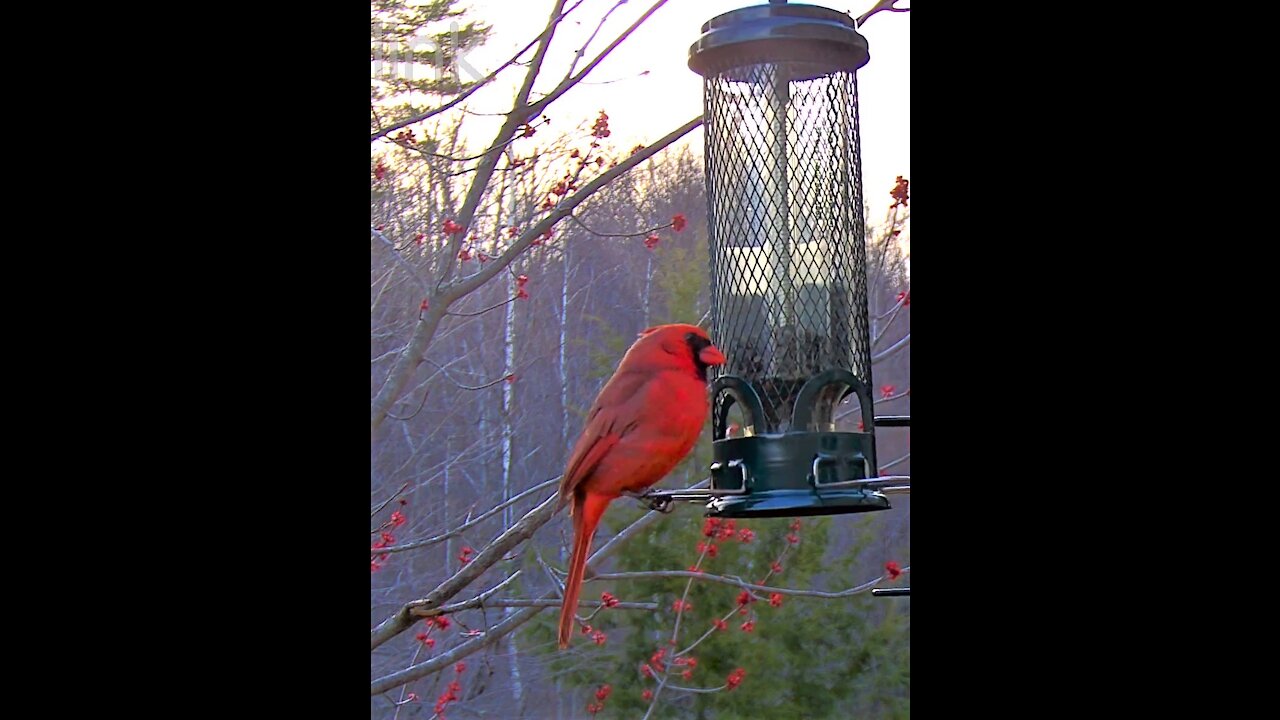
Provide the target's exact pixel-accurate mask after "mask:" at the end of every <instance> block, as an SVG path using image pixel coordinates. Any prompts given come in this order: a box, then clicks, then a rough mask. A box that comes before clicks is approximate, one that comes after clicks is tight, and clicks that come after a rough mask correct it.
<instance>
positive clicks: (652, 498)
mask: <svg viewBox="0 0 1280 720" xmlns="http://www.w3.org/2000/svg"><path fill="white" fill-rule="evenodd" d="M622 494H623V495H626V496H627V497H632V498H635V499H636V500H639V501H640V502H641V503H643V504H644V505H645V506H647V507H648V508H649V509H650V510H654V511H656V512H660V513H670V512H671V511H672V510H673V509H674V508H672V507H671V498H669V497H662V496H659V495H658V491H656V490H654V489H652V488H650V489H648V490H645V491H644V492H642V493H638V492H631V491H628V490H624V491H623V492H622Z"/></svg>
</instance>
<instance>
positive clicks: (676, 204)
mask: <svg viewBox="0 0 1280 720" xmlns="http://www.w3.org/2000/svg"><path fill="white" fill-rule="evenodd" d="M659 4H660V3H659ZM551 5H554V6H555V7H557V8H559V9H560V12H561V13H563V12H565V10H572V9H573V6H574V4H573V3H567V4H566V3H552V4H551ZM566 6H567V7H566ZM602 7H604V8H605V9H607V8H608V7H609V4H605V5H604V6H602ZM549 9H550V8H549ZM580 12H581V11H580ZM600 15H601V13H600V11H598V10H597V11H596V14H595V15H594V16H589V15H584V16H583V22H586V21H587V20H590V21H591V22H592V23H593V24H594V23H595V22H598V21H599V20H600ZM554 17H555V15H554V14H553V18H554ZM884 20H885V21H890V20H891V18H890V17H885V18H884ZM450 22H452V23H455V24H456V28H457V30H456V31H450V30H448V29H446V27H447V25H448V24H449V23H450ZM550 24H554V22H551V23H549V25H550ZM424 28H425V29H430V30H432V32H433V35H432V36H433V37H437V38H438V39H439V43H438V45H437V48H438V49H437V50H436V53H437V54H436V55H434V56H432V57H426V56H425V55H424V56H423V57H419V58H416V60H415V61H416V62H419V63H425V64H430V63H434V62H438V60H439V58H440V57H444V58H446V59H447V58H448V57H449V53H450V52H453V53H458V52H461V51H463V50H465V49H466V48H467V47H472V46H476V45H479V44H482V43H484V42H485V41H486V39H487V36H488V29H487V28H486V26H485V25H484V24H483V23H479V22H475V21H472V20H471V19H469V18H468V17H467V16H466V15H465V13H464V9H463V8H460V7H458V6H456V5H455V4H454V3H451V2H432V3H425V4H411V3H405V2H401V1H398V0H396V1H388V2H373V3H371V30H372V33H371V40H372V43H371V44H372V47H373V51H372V56H371V59H372V60H375V61H377V60H378V59H379V53H380V52H381V51H383V50H385V48H386V47H388V46H395V45H396V44H397V43H403V42H404V39H405V38H406V37H409V36H410V35H412V34H413V33H415V32H421V31H422V29H424ZM539 31H540V29H536V28H531V30H530V33H529V39H530V40H531V41H532V40H537V39H538V37H539V36H538V35H537V34H536V33H537V32H539ZM542 37H543V38H549V39H547V42H550V41H551V39H550V38H551V33H544V34H543V36H542ZM607 39H611V38H602V39H601V41H600V42H599V43H597V44H598V45H599V46H600V47H599V48H597V47H596V46H595V45H593V46H592V49H593V50H595V51H596V52H598V51H599V50H600V49H601V48H603V47H604V46H605V43H604V42H603V41H604V40H607ZM538 51H539V46H538V45H537V44H536V43H535V44H533V45H531V47H530V49H529V50H528V52H525V53H524V54H523V55H522V56H521V59H520V61H518V62H516V63H513V64H512V65H511V66H510V67H509V68H508V71H509V72H511V73H514V74H516V75H517V76H519V75H520V74H521V73H525V74H526V76H527V75H528V74H530V73H532V72H533V71H536V70H538V68H537V65H538V62H539V56H538ZM593 55H594V52H588V53H586V54H585V55H584V57H583V59H582V60H581V62H580V63H579V64H578V66H577V67H575V68H571V72H570V73H569V74H568V75H566V76H565V78H564V79H563V80H562V79H561V78H560V77H559V73H556V76H555V77H554V78H551V79H550V80H548V81H539V84H538V85H537V86H536V87H538V88H540V89H542V92H537V93H534V92H527V93H525V95H524V97H523V98H521V97H520V96H519V92H522V91H523V90H524V88H523V85H524V84H523V83H522V88H521V90H520V91H517V97H516V102H515V103H513V105H512V108H513V110H512V113H510V114H508V117H506V118H503V119H502V126H503V127H502V129H500V130H498V131H497V135H496V141H495V142H493V143H492V144H488V145H485V144H480V145H478V146H477V144H476V143H474V142H472V141H471V140H469V135H468V133H467V132H465V128H466V126H467V124H468V123H472V122H474V118H473V117H472V116H470V115H469V113H468V112H467V111H466V107H467V106H466V103H465V102H460V103H458V104H457V105H456V106H454V107H452V108H449V110H448V111H442V112H437V113H435V114H432V115H430V116H429V117H425V118H422V119H419V120H416V121H414V122H406V121H409V120H414V119H415V118H419V117H420V116H422V115H423V114H424V110H425V109H430V108H439V107H441V106H443V105H445V104H446V103H448V102H449V101H450V100H452V99H456V98H458V97H460V96H462V95H463V94H465V93H466V92H467V91H468V90H469V89H471V88H473V87H474V86H475V85H476V84H477V83H476V82H475V81H474V80H468V79H466V78H464V77H459V76H450V75H449V74H448V73H443V74H440V73H437V74H422V76H421V77H418V78H417V79H408V78H405V77H404V74H403V73H402V72H399V71H397V69H396V68H395V67H394V66H388V65H387V64H386V63H381V64H379V63H378V62H375V63H374V66H375V71H374V73H373V77H372V82H371V133H372V134H373V138H372V139H373V142H372V143H371V145H372V151H371V156H370V226H371V231H370V238H371V239H370V397H371V401H372V404H373V420H372V423H371V437H370V500H371V502H370V506H371V532H372V540H371V575H370V619H371V626H372V627H375V628H387V627H389V619H390V618H393V617H396V616H398V617H399V618H400V619H401V621H396V622H394V623H390V625H393V626H394V627H392V628H391V629H389V630H387V631H386V632H384V633H381V634H379V633H378V632H377V630H375V640H374V643H373V648H372V656H371V679H372V680H373V681H374V692H373V694H372V696H371V703H370V708H371V718H432V717H445V716H448V717H453V718H468V717H488V718H556V719H563V718H577V717H588V716H592V715H594V716H596V717H618V718H641V717H652V718H708V719H710V718H714V719H717V720H719V719H728V718H760V717H769V718H828V717H831V718H835V717H866V718H905V717H909V714H910V712H909V710H910V704H909V695H910V683H909V677H910V670H909V668H910V643H909V635H910V599H909V598H875V597H872V596H871V595H870V593H869V592H861V591H860V592H858V593H856V594H850V595H848V596H846V597H839V598H822V597H806V596H804V595H795V594H774V593H771V592H747V591H744V590H743V588H742V587H739V586H736V585H735V584H733V583H732V582H715V581H702V580H693V579H691V578H689V577H687V576H684V575H663V573H670V572H672V571H688V570H695V571H696V572H698V573H702V574H705V575H708V576H716V577H720V578H727V579H730V580H732V579H735V578H740V579H741V580H744V581H746V582H749V583H757V584H759V585H765V586H770V587H774V588H781V589H791V590H799V591H809V590H820V591H830V592H836V591H841V590H845V589H850V588H856V587H860V586H864V585H865V584H866V583H868V582H869V581H874V580H882V581H883V582H884V584H899V585H905V584H908V583H907V582H906V581H907V579H908V578H909V576H908V575H903V576H902V578H901V579H900V580H899V581H898V582H896V583H894V582H892V581H893V579H894V578H892V577H887V576H892V575H896V572H893V571H887V570H886V564H887V563H894V565H893V566H892V567H893V568H894V569H895V570H896V568H907V567H908V566H909V565H910V546H909V532H910V522H909V517H910V501H909V498H908V497H907V496H895V497H894V498H893V505H894V508H893V509H892V510H890V511H885V512H879V513H869V514H865V515H838V516H832V517H825V518H804V519H802V520H800V521H795V520H792V519H787V518H780V519H767V520H748V521H738V522H736V523H734V524H733V525H732V526H729V525H728V521H726V522H725V523H719V524H716V523H711V522H709V521H707V520H705V519H704V518H703V517H702V513H701V511H700V508H698V507H697V506H693V505H681V506H677V508H676V510H675V512H674V513H672V514H670V515H660V516H656V517H655V514H654V513H650V512H648V511H647V509H646V508H645V507H643V506H642V505H640V504H639V503H637V502H634V501H630V500H622V501H619V502H617V503H615V504H614V505H613V506H612V508H611V509H610V511H609V513H608V514H606V517H605V520H604V523H603V525H602V527H601V530H600V532H599V534H598V535H597V538H596V542H595V545H594V547H595V548H597V549H598V548H601V547H602V546H604V545H606V544H607V543H608V542H609V541H610V540H611V539H613V538H615V537H617V538H618V539H619V540H625V542H618V543H616V544H615V546H614V547H613V549H612V550H611V551H610V553H611V554H610V557H608V558H607V559H601V560H599V561H598V562H593V564H592V570H594V571H595V572H597V573H603V574H605V579H595V580H592V579H590V578H589V580H588V582H587V584H586V585H585V587H584V590H583V599H584V601H594V602H595V604H596V605H598V606H601V605H602V606H604V607H591V606H590V605H588V604H586V603H585V602H584V606H583V607H582V609H581V611H580V613H581V614H582V615H583V616H584V617H585V616H591V617H590V618H589V619H588V620H587V623H588V624H589V625H590V630H589V631H587V630H585V629H584V631H583V632H582V633H581V634H580V635H579V636H578V637H577V639H576V641H575V643H574V644H573V645H572V647H571V648H570V650H568V651H565V652H558V651H557V650H556V647H555V638H554V635H555V632H554V623H555V619H556V618H555V614H556V610H555V608H556V607H558V601H557V598H558V595H557V585H556V582H557V580H556V575H555V571H557V570H562V569H563V568H564V566H565V564H566V561H567V553H568V547H569V542H570V540H571V533H572V530H571V525H570V522H569V518H568V516H567V513H564V512H562V513H559V514H557V515H556V516H555V517H554V518H552V519H550V521H549V522H546V521H545V520H540V523H541V522H545V524H533V525H532V526H531V527H530V528H529V530H528V537H527V539H525V537H515V538H513V539H512V540H511V541H510V542H499V540H501V539H502V538H504V537H505V538H511V537H512V536H513V535H523V530H524V528H523V526H520V523H521V522H522V518H526V516H527V514H530V513H531V512H533V511H535V509H536V508H538V507H540V506H541V504H542V503H543V501H544V500H546V498H548V497H549V496H550V495H551V494H553V493H554V491H555V481H556V480H557V479H558V477H559V475H560V473H561V472H562V470H563V467H564V463H565V460H566V458H567V454H568V450H569V447H570V446H571V444H572V442H573V440H574V439H575V437H576V436H577V434H578V432H579V431H580V430H581V428H582V425H583V415H584V413H585V411H586V410H587V409H588V408H589V406H590V405H591V402H592V401H593V399H594V398H595V395H596V393H597V392H598V390H599V388H600V387H601V385H602V384H603V382H604V380H605V379H607V378H608V377H609V375H610V374H611V373H612V371H613V369H614V367H615V366H616V364H617V362H618V361H619V360H620V358H621V356H622V354H623V352H624V351H625V349H626V348H627V347H628V346H629V345H630V343H631V341H632V340H633V339H634V338H635V336H636V334H637V333H638V332H639V331H640V330H642V329H643V328H646V327H648V326H651V325H655V324H659V323H665V322H694V323H696V322H698V321H699V320H700V319H701V318H703V317H704V316H705V315H706V313H707V311H708V308H709V301H708V268H707V258H708V254H707V252H708V251H707V241H708V240H707V218H706V207H707V203H706V197H705V187H704V181H703V173H704V167H703V158H702V155H701V133H700V132H699V133H697V134H695V135H690V137H691V138H693V140H694V142H675V140H679V139H681V137H680V136H677V138H675V140H672V141H670V143H669V144H667V145H666V146H664V147H657V145H658V144H657V143H655V144H652V145H650V146H647V147H642V148H634V147H615V146H614V144H613V142H612V141H611V139H610V134H611V133H610V132H609V130H608V116H607V113H604V112H603V111H602V112H601V113H599V114H596V115H594V116H591V117H583V118H568V117H564V118H561V117H555V122H554V124H551V123H550V121H548V120H547V113H544V112H542V110H544V109H545V108H546V107H547V105H542V106H541V107H539V106H538V105H537V103H538V102H539V101H540V99H545V98H546V97H549V96H551V95H553V94H554V93H555V92H556V91H557V90H559V89H560V87H561V86H562V85H563V84H565V83H566V82H567V81H568V80H571V79H572V76H573V75H574V74H575V73H577V72H580V71H582V69H583V68H584V67H587V65H588V63H589V60H590V58H591V57H593ZM544 82H545V87H544V84H543V83H544ZM528 85H529V86H530V88H533V87H535V86H534V85H533V83H532V82H530V83H528ZM567 90H574V91H587V92H589V90H585V89H584V88H582V87H575V86H573V85H570V87H569V88H567ZM548 104H549V103H548ZM529 110H532V111H533V112H528V111H529ZM401 124H402V125H403V126H402V127H397V125H401ZM389 128H391V129H390V130H389ZM665 130H666V128H664V129H663V131H665ZM504 133H505V135H504ZM682 135H683V133H682ZM482 142H488V141H487V140H485V141H482ZM649 151H652V152H649ZM638 158H643V159H638ZM624 170H625V172H622V171H624ZM611 171H613V172H616V173H617V176H616V177H613V178H609V177H608V175H607V174H608V173H609V172H611ZM602 178H603V179H606V180H608V181H607V182H605V183H603V184H600V185H599V186H598V187H594V186H593V183H595V182H596V181H598V180H600V179H602ZM891 190H894V188H891V187H884V188H878V187H873V188H868V189H867V192H868V193H889V192H890V191H891ZM570 201H575V203H574V204H573V207H571V208H570V211H569V212H565V213H562V214H561V215H560V217H558V218H555V219H552V218H553V215H554V214H555V213H556V212H557V211H560V210H564V209H565V208H566V207H569V204H570ZM907 210H908V208H907V207H905V205H902V204H900V205H898V206H896V207H894V208H892V209H891V210H890V212H889V214H888V215H887V216H884V217H881V218H875V219H873V218H868V230H867V238H866V242H867V248H868V256H869V263H868V264H869V269H868V273H869V276H870V288H871V298H870V303H871V305H870V317H871V319H872V335H873V338H875V339H876V341H875V344H874V347H873V353H874V355H875V357H876V362H875V364H874V366H873V368H874V370H873V372H874V376H873V379H874V385H875V395H876V397H877V404H876V413H877V414H893V415H907V414H909V413H910V408H909V401H910V395H909V387H910V369H911V366H910V345H909V338H910V335H909V333H910V310H911V309H910V291H909V276H908V266H907V258H906V254H905V253H904V251H903V249H902V243H901V242H900V240H901V239H902V235H901V234H902V233H903V232H904V230H906V229H907V225H908V223H907V221H908V215H907ZM677 216H679V219H677ZM543 221H550V222H549V224H548V226H549V227H550V230H549V231H547V230H542V229H540V228H541V226H540V225H539V223H540V222H543ZM469 279H472V280H469ZM467 283H470V284H467ZM459 288H461V290H459ZM424 323H426V324H428V325H429V326H430V330H429V332H425V333H424V331H423V325H424ZM424 337H425V340H423V338H424ZM415 343H416V345H415ZM418 351H420V358H418V357H413V353H415V352H418ZM419 359H420V361H419ZM397 383H398V385H397ZM839 417H840V418H841V419H840V425H839V427H840V429H844V430H857V429H858V426H859V422H860V417H859V413H858V409H857V405H856V402H854V403H851V404H847V405H846V406H844V407H843V408H842V409H841V411H840V413H839ZM908 433H909V431H908V430H907V429H905V428H902V429H899V428H883V429H880V430H879V431H878V434H877V439H878V447H879V457H880V462H881V473H882V474H885V475H887V474H895V475H909V474H910V453H909V445H908ZM709 436H710V431H709V427H708V429H707V431H706V435H705V437H704V439H703V441H702V442H701V443H700V444H699V445H698V447H697V449H696V450H695V452H694V454H693V455H692V456H691V457H690V458H689V459H688V460H687V461H686V462H685V463H683V464H682V465H681V466H680V468H678V469H677V471H676V472H674V473H672V475H670V476H669V477H668V478H667V479H666V480H664V481H663V482H662V483H661V484H660V486H661V487H664V488H677V487H686V486H689V485H692V484H693V483H695V482H698V481H699V480H701V479H702V478H703V477H705V470H706V467H707V465H708V463H709V458H710V437H709ZM486 549H489V550H491V551H492V552H488V553H486ZM477 562H479V563H480V565H479V566H476V565H475V563H477ZM473 568H474V569H475V572H476V574H475V576H474V577H467V578H465V580H464V581H457V582H454V584H453V585H450V582H451V581H453V580H456V578H458V576H459V575H460V574H461V573H465V572H466V571H467V570H469V569H473ZM617 575H623V576H622V577H614V578H612V579H609V578H610V576H617ZM442 588H445V590H442ZM464 588H465V589H464ZM864 589H865V588H864ZM490 591H492V592H490ZM432 593H435V594H434V595H433V594H432ZM604 593H608V595H607V596H604V597H603V599H602V594H604ZM423 598H428V599H432V602H430V603H427V604H424V605H420V606H418V609H419V610H421V609H423V608H432V609H435V610H439V609H440V608H442V607H448V606H450V605H459V604H463V605H462V606H460V607H449V608H448V611H447V612H443V613H442V614H438V615H435V616H433V617H427V618H425V619H424V618H422V617H419V616H415V615H413V611H412V608H411V607H410V606H411V604H412V603H413V602H414V601H416V600H420V599H423ZM612 598H616V599H617V601H620V604H619V605H616V606H612V607H609V605H612V602H613V601H612ZM539 602H540V603H542V604H541V605H537V604H536V603H539ZM406 618H407V620H406ZM677 625H678V631H677ZM673 632H676V633H677V634H676V635H675V637H678V642H675V643H672V642H671V640H672V638H673ZM695 643H696V644H695ZM690 645H693V649H691V650H689V651H688V652H685V653H684V654H680V653H681V651H683V650H685V649H687V648H689V646H690ZM433 658H436V659H440V660H442V661H441V662H437V663H435V664H432V663H431V661H432V659H433ZM444 661H447V662H444ZM415 668H416V669H415ZM397 674H398V675H397ZM660 683H661V685H662V687H663V689H662V690H661V691H660V692H657V693H655V691H657V690H658V688H659V685H660ZM655 694H656V697H655Z"/></svg>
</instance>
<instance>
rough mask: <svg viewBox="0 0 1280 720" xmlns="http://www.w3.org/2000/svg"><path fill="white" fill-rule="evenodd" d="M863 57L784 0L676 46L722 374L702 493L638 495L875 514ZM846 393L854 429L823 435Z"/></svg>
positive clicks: (754, 510)
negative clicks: (696, 155) (697, 155)
mask: <svg viewBox="0 0 1280 720" xmlns="http://www.w3.org/2000/svg"><path fill="white" fill-rule="evenodd" d="M869 59H870V56H869V54H868V52H867V42H866V39H865V38H863V37H862V36H861V35H859V34H858V32H857V30H856V25H855V23H854V20H853V19H852V18H851V17H850V16H849V15H848V14H846V13H842V12H838V11H835V10H830V9H827V8H823V7H816V6H812V5H798V4H796V5H793V4H787V3H785V2H771V3H770V4H768V5H760V6H755V7H747V8H743V9H740V10H734V11H732V12H728V13H725V14H723V15H719V16H717V17H715V18H713V19H711V20H710V21H708V22H707V23H706V24H704V25H703V26H702V36H701V37H700V38H699V39H698V41H697V42H696V43H694V44H693V46H692V47H691V48H690V50H689V67H690V68H691V69H693V70H694V71H695V72H697V73H698V74H699V75H701V76H702V77H703V90H704V110H705V112H704V116H703V118H704V119H703V126H704V128H705V133H706V151H705V155H706V183H707V196H708V211H709V212H708V221H709V229H710V263H711V337H712V340H713V341H714V342H715V344H716V346H717V347H719V348H720V349H721V350H722V351H723V352H724V354H725V357H726V363H725V364H724V365H723V366H721V367H720V368H718V369H717V370H718V372H719V375H718V376H717V377H715V379H714V382H713V383H712V385H711V391H712V428H713V431H714V443H713V448H714V462H713V463H712V465H711V485H710V490H709V491H705V494H698V493H691V492H689V491H686V492H684V493H681V492H676V493H656V494H651V496H652V495H658V496H662V495H665V496H666V498H663V499H675V500H698V499H702V500H705V501H708V505H707V510H708V514H710V515H713V516H722V517H739V518H742V517H783V516H800V515H828V514H837V513H851V512H865V511H873V510H885V509H888V508H889V507H890V505H889V500H888V498H887V497H886V496H885V492H882V491H881V490H879V489H877V487H879V486H881V485H884V484H888V483H886V482H883V481H881V479H880V478H878V470H877V465H876V444H875V420H876V418H874V416H873V406H872V398H871V392H870V388H872V387H873V385H872V381H871V337H870V331H869V325H868V321H867V285H868V283H867V267H866V265H867V262H866V257H867V255H866V246H865V218H864V217H863V191H862V176H861V174H862V170H861V159H860V149H859V131H858V91H857V78H856V71H857V70H858V68H860V67H862V66H863V65H865V64H866V63H867V61H868V60H869ZM851 395H852V396H854V397H855V398H856V400H857V402H858V403H859V405H860V406H861V413H862V415H861V416H862V421H863V429H862V431H861V432H841V431H837V430H836V423H835V411H836V409H837V407H838V406H839V405H840V404H841V403H842V401H843V400H844V399H845V398H847V397H849V396H851ZM735 407H736V411H735V410H734V408H735ZM731 413H736V414H737V415H739V416H741V419H740V421H739V422H736V423H733V422H731V420H730V415H731ZM883 420H885V421H887V422H886V424H893V425H907V424H909V420H908V419H906V418H893V419H888V418H885V419H883ZM899 482H900V479H899ZM886 490H891V491H898V492H903V491H908V490H909V488H905V487H895V488H886Z"/></svg>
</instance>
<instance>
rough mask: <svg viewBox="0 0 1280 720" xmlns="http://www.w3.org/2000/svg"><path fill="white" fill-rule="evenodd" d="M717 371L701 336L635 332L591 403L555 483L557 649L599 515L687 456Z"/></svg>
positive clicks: (666, 328)
mask: <svg viewBox="0 0 1280 720" xmlns="http://www.w3.org/2000/svg"><path fill="white" fill-rule="evenodd" d="M723 364H724V355H723V354H722V353H721V352H720V351H719V350H718V349H716V346H715V345H712V344H711V339H710V338H708V337H707V331H706V330H703V329H702V328H700V327H698V326H696V325H659V326H657V327H651V328H649V329H648V330H645V331H644V332H642V333H640V338H639V339H638V340H636V341H635V343H634V344H633V345H632V346H631V349H630V350H627V354H626V355H625V356H624V357H623V358H622V362H621V363H620V364H619V365H618V370H617V372H615V373H614V374H613V377H611V378H609V382H607V383H605V386H604V389H602V390H601V391H600V394H599V395H598V396H597V397H596V402H595V405H593V406H592V407H591V412H590V413H589V414H588V415H587V426H586V428H584V429H583V431H582V435H581V436H580V437H579V438H578V441H577V443H575V444H574V446H573V454H572V455H570V456H569V464H568V466H567V467H566V469H565V471H564V477H563V478H561V480H560V505H561V506H563V505H564V503H566V502H569V501H570V500H571V501H572V503H573V504H572V505H571V506H570V509H569V514H570V515H571V516H572V517H573V555H572V556H570V558H569V577H568V578H567V579H566V580H565V584H564V604H563V605H561V607H560V647H561V648H566V647H568V646H569V638H570V637H571V636H572V635H573V622H574V613H575V611H576V610H577V608H578V593H579V592H580V591H581V590H582V574H583V571H584V570H585V569H586V564H587V555H588V554H589V553H590V550H591V540H592V538H594V537H595V534H596V526H597V525H599V524H600V516H601V515H603V514H604V510H605V508H606V507H608V506H609V503H610V502H612V501H613V500H614V499H615V498H617V497H620V496H621V495H622V493H623V492H624V491H626V492H641V491H643V490H645V489H647V488H648V487H649V486H650V485H653V484H654V483H656V482H658V481H659V480H661V479H662V478H663V477H664V476H665V475H666V474H667V473H669V472H671V470H672V469H673V468H675V466H676V465H677V464H679V462H680V461H681V460H683V459H684V457H685V455H688V454H689V451H690V450H692V449H693V445H694V443H696V442H697V441H698V434H699V433H701V431H702V425H703V423H704V422H705V421H706V419H707V404H708V403H707V368H708V367H710V366H712V365H723Z"/></svg>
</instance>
